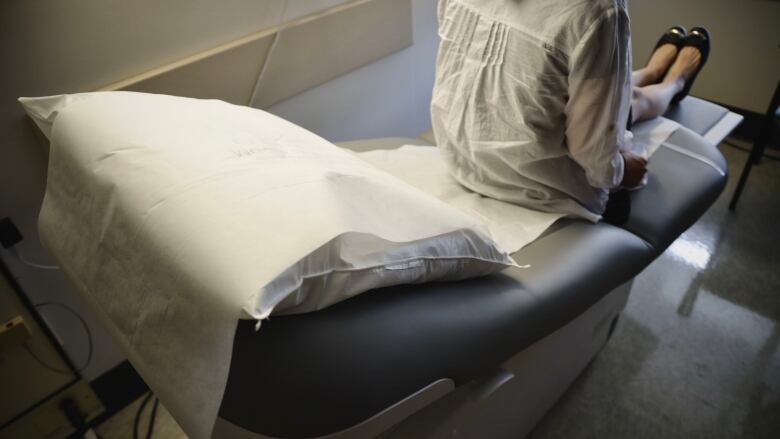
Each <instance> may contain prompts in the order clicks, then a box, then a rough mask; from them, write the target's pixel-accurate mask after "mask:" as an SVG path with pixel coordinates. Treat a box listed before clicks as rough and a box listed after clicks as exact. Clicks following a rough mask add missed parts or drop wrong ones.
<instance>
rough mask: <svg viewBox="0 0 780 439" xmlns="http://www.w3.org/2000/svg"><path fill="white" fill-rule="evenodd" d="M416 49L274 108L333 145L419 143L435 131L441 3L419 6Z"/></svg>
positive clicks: (429, 0) (421, 1) (419, 2)
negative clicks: (389, 140)
mask: <svg viewBox="0 0 780 439" xmlns="http://www.w3.org/2000/svg"><path fill="white" fill-rule="evenodd" d="M412 7H413V17H414V24H413V26H414V46H413V47H410V48H408V49H406V50H403V51H401V52H398V53H396V54H394V55H391V56H389V57H387V58H384V59H382V60H380V61H377V62H375V63H372V64H370V65H368V66H366V67H363V68H361V69H359V70H356V71H354V72H352V73H350V74H348V75H344V76H342V77H340V78H337V79H335V80H333V81H330V82H328V83H326V84H323V85H321V86H319V87H316V88H314V89H311V90H308V91H306V92H304V93H302V94H300V95H298V96H295V97H293V98H291V99H288V100H286V101H284V102H282V103H279V104H277V105H274V106H272V107H271V108H269V109H268V111H270V112H272V113H274V114H277V115H279V116H281V117H283V118H285V119H288V120H290V121H293V122H295V123H297V124H299V125H302V126H304V127H306V128H308V129H309V130H312V131H314V132H315V133H317V134H319V135H321V136H323V137H325V138H326V139H328V140H331V141H333V142H338V141H342V140H352V139H359V138H371V137H402V136H403V137H417V136H418V135H419V134H420V133H422V132H423V131H425V130H427V129H428V128H430V125H431V121H430V114H429V106H430V101H431V91H432V89H433V80H434V67H435V64H436V59H435V58H436V51H437V49H438V44H439V40H438V35H437V33H436V28H437V24H436V0H414V1H413V6H412Z"/></svg>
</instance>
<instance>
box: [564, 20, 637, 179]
mask: <svg viewBox="0 0 780 439" xmlns="http://www.w3.org/2000/svg"><path fill="white" fill-rule="evenodd" d="M630 39H631V34H630V30H629V22H628V15H627V13H626V11H625V10H624V9H623V8H620V7H616V8H613V9H609V10H608V11H607V12H605V13H604V14H603V15H602V16H601V17H600V18H599V19H598V20H596V21H595V22H594V23H593V24H592V25H591V26H590V27H589V28H588V30H587V31H586V32H585V34H584V35H583V37H582V39H581V40H580V42H579V43H578V44H577V46H576V47H575V49H574V51H573V52H572V53H571V55H570V58H569V72H570V73H569V99H568V102H567V104H566V109H565V114H566V141H567V146H568V148H569V154H570V155H571V157H572V159H574V161H576V162H577V163H578V164H579V165H580V166H582V168H583V169H584V170H585V172H586V176H587V179H588V182H589V183H590V185H591V186H593V187H596V188H601V189H612V188H614V187H616V186H618V185H620V182H621V181H622V180H623V167H624V162H623V158H622V156H621V155H620V153H619V151H620V150H621V149H623V143H624V142H625V141H626V135H625V134H626V121H627V119H628V111H629V108H630V105H631V102H630V97H631V52H630V48H629V45H630Z"/></svg>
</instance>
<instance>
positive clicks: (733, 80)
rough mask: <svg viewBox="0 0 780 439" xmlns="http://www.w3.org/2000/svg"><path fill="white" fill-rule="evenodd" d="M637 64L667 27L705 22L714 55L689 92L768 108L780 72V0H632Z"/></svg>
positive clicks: (748, 106) (750, 107) (748, 107)
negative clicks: (710, 35)
mask: <svg viewBox="0 0 780 439" xmlns="http://www.w3.org/2000/svg"><path fill="white" fill-rule="evenodd" d="M629 13H630V15H631V30H632V33H633V40H634V64H635V65H639V64H643V63H644V62H646V61H647V59H648V57H649V55H650V51H651V50H652V49H653V47H654V46H655V43H656V41H657V40H658V37H659V36H660V35H661V34H662V33H663V32H664V31H665V30H666V29H668V28H669V27H671V26H673V25H676V24H681V25H683V26H685V27H687V28H688V29H691V28H692V27H694V26H704V27H706V28H707V29H708V30H709V31H710V32H711V34H712V52H711V54H710V60H709V61H708V63H707V65H706V66H705V68H704V70H702V72H701V74H700V75H699V77H698V78H697V79H696V83H695V84H694V86H693V89H692V90H691V94H693V95H695V96H699V97H702V98H704V99H709V100H713V101H716V102H721V103H724V104H728V105H732V106H735V107H739V108H743V109H746V110H751V111H755V112H757V113H762V114H763V113H764V112H766V109H767V106H768V105H769V100H770V99H771V98H772V93H773V92H774V90H775V87H776V85H777V81H778V77H779V76H780V2H778V1H768V0H682V1H680V0H629Z"/></svg>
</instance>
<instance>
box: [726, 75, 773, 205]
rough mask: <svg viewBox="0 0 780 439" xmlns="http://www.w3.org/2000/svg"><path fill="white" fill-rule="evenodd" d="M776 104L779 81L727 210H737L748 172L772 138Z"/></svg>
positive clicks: (756, 162)
mask: <svg viewBox="0 0 780 439" xmlns="http://www.w3.org/2000/svg"><path fill="white" fill-rule="evenodd" d="M778 104H780V81H778V82H777V87H775V94H774V96H772V101H771V102H770V103H769V109H768V110H767V112H766V115H765V116H764V121H763V122H762V126H761V131H760V132H759V133H758V137H757V138H756V143H754V144H753V149H752V150H751V151H750V157H748V159H747V162H746V163H745V168H744V169H743V170H742V175H740V177H739V182H738V183H737V189H736V190H735V191H734V196H732V197H731V202H730V203H729V210H732V211H733V210H735V209H736V208H737V202H738V201H739V197H740V195H742V191H743V190H744V189H745V184H746V183H747V179H748V176H750V170H751V169H752V168H753V165H754V164H758V162H759V161H760V160H761V156H763V155H764V149H766V145H767V144H768V143H769V141H770V140H771V138H772V128H773V127H774V124H775V120H774V119H775V112H776V111H777V107H778Z"/></svg>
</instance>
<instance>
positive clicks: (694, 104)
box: [664, 96, 729, 136]
mask: <svg viewBox="0 0 780 439" xmlns="http://www.w3.org/2000/svg"><path fill="white" fill-rule="evenodd" d="M728 112H729V111H728V110H727V109H726V108H723V107H721V106H720V105H717V104H713V103H712V102H708V101H705V100H703V99H699V98H696V97H693V96H688V97H686V98H685V99H683V100H682V101H680V103H679V104H677V105H675V106H673V107H671V108H670V109H669V111H667V112H666V114H664V117H666V118H668V119H672V120H674V121H676V122H677V123H679V124H680V125H682V126H684V127H686V128H688V129H689V130H691V131H693V132H695V133H697V134H699V135H702V136H703V135H704V134H706V133H707V131H709V130H710V129H711V128H712V127H713V126H715V124H716V123H718V122H719V121H720V120H721V119H723V117H724V116H725V115H726V114H727V113H728Z"/></svg>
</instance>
